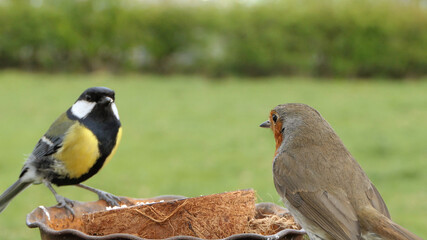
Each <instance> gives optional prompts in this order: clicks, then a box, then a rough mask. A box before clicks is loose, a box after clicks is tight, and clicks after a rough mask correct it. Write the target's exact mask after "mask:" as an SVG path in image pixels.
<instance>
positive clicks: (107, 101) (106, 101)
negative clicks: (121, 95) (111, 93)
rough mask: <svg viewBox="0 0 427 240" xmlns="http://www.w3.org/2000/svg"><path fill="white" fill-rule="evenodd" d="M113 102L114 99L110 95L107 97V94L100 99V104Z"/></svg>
mask: <svg viewBox="0 0 427 240" xmlns="http://www.w3.org/2000/svg"><path fill="white" fill-rule="evenodd" d="M113 102H114V100H113V99H112V98H110V97H107V96H105V97H103V98H102V99H101V101H100V103H101V104H107V103H108V104H110V103H113Z"/></svg>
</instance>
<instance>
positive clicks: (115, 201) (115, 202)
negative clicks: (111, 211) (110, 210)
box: [76, 183, 121, 206]
mask: <svg viewBox="0 0 427 240" xmlns="http://www.w3.org/2000/svg"><path fill="white" fill-rule="evenodd" d="M76 186H78V187H81V188H84V189H86V190H89V191H91V192H94V193H96V194H98V197H99V199H100V200H104V201H106V202H107V203H108V204H109V205H110V206H119V202H120V201H121V200H120V198H119V197H117V196H114V195H113V194H111V193H108V192H104V191H102V190H99V189H96V188H93V187H89V186H86V185H83V184H81V183H79V184H77V185H76Z"/></svg>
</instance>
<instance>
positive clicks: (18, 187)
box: [0, 179, 31, 213]
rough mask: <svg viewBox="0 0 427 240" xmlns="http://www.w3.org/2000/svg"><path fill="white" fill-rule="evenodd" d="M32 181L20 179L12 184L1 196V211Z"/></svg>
mask: <svg viewBox="0 0 427 240" xmlns="http://www.w3.org/2000/svg"><path fill="white" fill-rule="evenodd" d="M30 184H31V182H23V181H22V180H21V179H18V181H16V182H15V183H14V184H12V186H10V187H9V188H8V189H6V191H4V193H3V194H2V195H1V196H0V213H1V212H3V210H4V209H5V208H6V207H7V205H8V204H9V202H10V201H11V200H12V199H13V198H14V197H16V195H18V193H20V192H21V191H22V190H24V189H25V188H27V187H28V186H29V185H30Z"/></svg>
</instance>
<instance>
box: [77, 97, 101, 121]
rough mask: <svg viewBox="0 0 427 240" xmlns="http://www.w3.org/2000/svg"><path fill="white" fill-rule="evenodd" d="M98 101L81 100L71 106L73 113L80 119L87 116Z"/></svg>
mask: <svg viewBox="0 0 427 240" xmlns="http://www.w3.org/2000/svg"><path fill="white" fill-rule="evenodd" d="M95 105H96V103H94V102H88V101H85V100H79V101H77V102H76V103H74V105H73V106H72V107H71V113H72V114H73V115H74V116H76V117H77V118H79V119H82V118H85V117H86V116H87V115H88V114H89V113H90V112H91V111H92V109H93V108H94V107H95Z"/></svg>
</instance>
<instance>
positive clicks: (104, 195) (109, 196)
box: [97, 190, 120, 206]
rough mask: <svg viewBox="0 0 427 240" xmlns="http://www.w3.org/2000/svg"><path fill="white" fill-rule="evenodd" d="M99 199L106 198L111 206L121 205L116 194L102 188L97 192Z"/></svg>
mask: <svg viewBox="0 0 427 240" xmlns="http://www.w3.org/2000/svg"><path fill="white" fill-rule="evenodd" d="M97 194H98V197H99V200H104V201H106V202H107V203H108V205H110V206H120V205H119V202H120V198H119V197H117V196H114V195H113V194H111V193H108V192H104V191H101V190H98V192H97Z"/></svg>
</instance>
